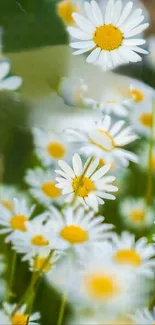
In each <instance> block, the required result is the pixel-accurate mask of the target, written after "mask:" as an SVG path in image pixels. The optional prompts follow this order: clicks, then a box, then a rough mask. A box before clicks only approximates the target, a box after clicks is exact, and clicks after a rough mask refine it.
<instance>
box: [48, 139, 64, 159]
mask: <svg viewBox="0 0 155 325" xmlns="http://www.w3.org/2000/svg"><path fill="white" fill-rule="evenodd" d="M47 151H48V154H49V155H50V156H51V157H52V158H54V159H61V158H63V157H64V155H65V152H66V150H65V147H64V145H62V143H60V142H50V143H49V144H48V147H47Z"/></svg>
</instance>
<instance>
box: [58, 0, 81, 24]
mask: <svg viewBox="0 0 155 325" xmlns="http://www.w3.org/2000/svg"><path fill="white" fill-rule="evenodd" d="M79 11H80V8H79V7H78V6H77V4H75V3H73V2H72V1H71V0H63V1H61V2H60V3H59V4H58V5H57V14H58V16H59V17H60V18H61V19H62V20H63V21H64V23H65V24H66V25H74V24H75V22H74V19H73V17H72V13H73V12H79Z"/></svg>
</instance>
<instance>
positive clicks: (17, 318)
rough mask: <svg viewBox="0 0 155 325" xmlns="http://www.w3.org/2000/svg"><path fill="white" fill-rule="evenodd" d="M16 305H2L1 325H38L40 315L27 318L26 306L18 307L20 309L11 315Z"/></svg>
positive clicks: (0, 313)
mask: <svg viewBox="0 0 155 325" xmlns="http://www.w3.org/2000/svg"><path fill="white" fill-rule="evenodd" d="M16 306H17V305H16V304H13V305H10V304H8V303H4V304H3V309H1V310H0V321H1V324H7V325H18V324H20V325H39V324H40V323H38V321H39V320H40V313H34V314H32V315H31V316H30V318H28V317H29V315H28V314H27V312H26V308H27V306H26V305H23V306H22V307H20V309H19V310H18V311H17V312H16V313H15V314H14V315H12V313H13V311H14V310H15V308H16Z"/></svg>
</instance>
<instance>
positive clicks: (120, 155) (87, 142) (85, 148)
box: [66, 115, 138, 167]
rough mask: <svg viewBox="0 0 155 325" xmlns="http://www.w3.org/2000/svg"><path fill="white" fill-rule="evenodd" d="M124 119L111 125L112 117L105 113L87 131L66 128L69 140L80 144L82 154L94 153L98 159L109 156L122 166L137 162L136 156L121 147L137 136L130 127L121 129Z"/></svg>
mask: <svg viewBox="0 0 155 325" xmlns="http://www.w3.org/2000/svg"><path fill="white" fill-rule="evenodd" d="M124 123H125V122H124V121H122V120H120V121H118V122H116V123H115V124H113V125H112V119H111V117H110V116H108V115H106V116H105V117H104V118H103V119H102V120H100V121H98V122H95V123H94V128H92V130H90V131H89V132H84V131H82V130H79V131H78V130H67V131H66V132H67V133H68V134H69V135H70V138H69V140H72V141H73V142H79V143H80V144H81V150H80V151H81V152H82V153H83V154H84V155H89V156H90V155H94V156H95V157H96V156H97V157H99V158H100V159H102V158H103V159H104V158H105V157H108V156H109V159H110V160H111V162H113V161H116V162H119V164H121V165H123V166H125V167H126V166H128V164H129V161H132V162H135V163H137V162H138V157H137V156H136V155H135V154H134V153H132V152H130V151H127V150H125V149H123V148H122V147H124V146H126V145H127V144H129V143H131V142H133V141H135V140H136V139H137V136H136V135H135V134H134V133H133V132H132V128H131V127H126V128H124V129H122V127H123V125H124Z"/></svg>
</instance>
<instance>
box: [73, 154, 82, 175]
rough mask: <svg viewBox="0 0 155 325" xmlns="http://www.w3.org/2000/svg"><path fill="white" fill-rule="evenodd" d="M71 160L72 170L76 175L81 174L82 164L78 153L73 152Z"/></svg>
mask: <svg viewBox="0 0 155 325" xmlns="http://www.w3.org/2000/svg"><path fill="white" fill-rule="evenodd" d="M72 161H73V170H74V173H75V175H76V176H80V175H82V172H83V166H82V161H81V158H80V156H79V155H78V154H75V155H74V156H73V158H72Z"/></svg>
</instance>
